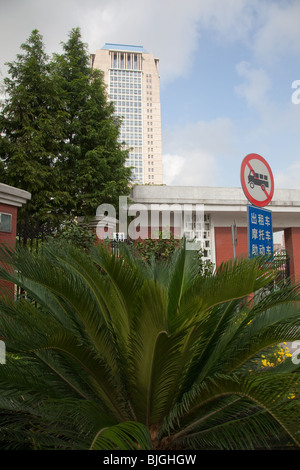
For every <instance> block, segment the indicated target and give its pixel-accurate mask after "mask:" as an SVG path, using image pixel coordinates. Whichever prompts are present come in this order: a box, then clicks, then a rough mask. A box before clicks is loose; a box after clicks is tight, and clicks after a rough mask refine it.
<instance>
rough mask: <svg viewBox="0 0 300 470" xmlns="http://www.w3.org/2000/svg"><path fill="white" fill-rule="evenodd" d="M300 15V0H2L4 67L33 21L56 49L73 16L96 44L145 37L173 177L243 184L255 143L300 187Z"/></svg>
mask: <svg viewBox="0 0 300 470" xmlns="http://www.w3.org/2000/svg"><path fill="white" fill-rule="evenodd" d="M299 20H300V1H299V0H273V1H271V0H186V1H185V2H182V1H181V0H180V1H179V0H150V1H147V2H146V1H145V0H86V1H85V2H82V1H81V0H64V1H63V2H62V1H58V0H52V2H48V1H46V0H1V3H0V47H1V54H0V70H1V72H2V75H5V73H6V68H5V66H4V65H3V64H4V62H6V61H11V60H14V58H15V56H16V54H17V53H18V52H19V46H20V44H21V43H22V42H24V41H25V40H26V38H27V37H28V36H29V34H30V32H31V30H32V29H34V28H37V29H39V31H40V33H41V34H42V35H43V37H44V43H45V46H46V49H47V51H48V53H49V54H51V53H52V52H59V51H60V45H59V44H60V42H61V41H66V40H67V34H68V32H69V31H70V30H71V28H73V27H76V26H79V27H80V28H81V31H82V36H83V40H84V41H85V42H86V43H87V44H88V46H89V50H90V52H95V50H96V49H100V48H101V47H102V46H103V45H104V43H105V42H113V43H124V44H137V45H143V46H144V47H145V48H146V49H147V50H148V51H149V52H152V53H153V54H154V55H155V56H156V57H159V58H160V65H159V70H160V77H161V112H162V144H163V164H164V182H165V183H166V184H172V185H193V186H223V187H228V186H235V187H238V186H240V176H239V174H240V166H241V162H242V160H243V158H244V157H245V156H246V155H247V154H248V153H258V154H260V155H262V156H263V157H264V158H266V160H267V161H268V162H269V164H270V166H271V168H272V170H273V174H274V178H275V188H276V187H278V188H279V187H281V188H300V104H294V103H293V102H292V99H291V98H292V93H293V92H295V90H294V89H292V83H293V82H294V81H296V80H300V60H299V56H300V28H299ZM299 84H300V82H299ZM296 91H297V90H296ZM297 96H299V98H300V87H299V94H298V95H297Z"/></svg>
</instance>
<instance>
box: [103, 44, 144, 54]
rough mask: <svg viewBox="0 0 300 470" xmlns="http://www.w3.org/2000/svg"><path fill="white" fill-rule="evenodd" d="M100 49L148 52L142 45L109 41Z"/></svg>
mask: <svg viewBox="0 0 300 470" xmlns="http://www.w3.org/2000/svg"><path fill="white" fill-rule="evenodd" d="M102 49H106V50H109V51H126V52H128V51H130V52H140V53H144V54H145V53H146V54H147V53H148V51H146V49H144V47H143V46H133V45H131V44H112V43H110V42H106V43H105V44H104V46H103V47H102Z"/></svg>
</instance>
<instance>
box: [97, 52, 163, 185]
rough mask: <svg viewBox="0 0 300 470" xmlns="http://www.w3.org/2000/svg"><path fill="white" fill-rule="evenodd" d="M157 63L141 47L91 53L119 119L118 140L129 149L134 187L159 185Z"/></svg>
mask: <svg viewBox="0 0 300 470" xmlns="http://www.w3.org/2000/svg"><path fill="white" fill-rule="evenodd" d="M158 62H159V60H158V59H156V58H154V56H153V55H152V54H150V53H148V52H147V51H146V50H145V49H144V48H143V47H142V46H131V45H122V44H110V43H106V44H105V45H104V46H103V47H102V49H99V50H97V51H96V53H95V54H91V65H92V67H93V68H96V69H100V70H102V71H103V73H104V81H105V83H106V85H107V87H108V95H109V99H110V100H111V101H113V103H114V106H115V112H116V114H117V115H118V116H120V117H121V118H122V126H121V135H120V141H121V142H125V143H126V147H127V148H128V149H129V158H128V160H127V161H126V166H128V167H131V168H132V179H133V183H135V184H162V183H163V175H162V145H161V109H160V91H159V74H158Z"/></svg>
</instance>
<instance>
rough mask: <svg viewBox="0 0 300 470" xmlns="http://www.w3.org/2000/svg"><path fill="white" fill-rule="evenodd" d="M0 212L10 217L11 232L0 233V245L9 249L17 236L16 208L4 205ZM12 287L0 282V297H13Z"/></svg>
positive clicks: (9, 284) (13, 245)
mask: <svg viewBox="0 0 300 470" xmlns="http://www.w3.org/2000/svg"><path fill="white" fill-rule="evenodd" d="M0 212H4V213H6V214H11V215H12V232H11V233H6V232H0V244H2V243H4V244H5V245H7V246H9V247H12V248H13V247H15V245H16V235H17V208H16V207H14V206H8V205H6V204H0ZM13 293H14V285H13V284H11V283H8V282H5V281H0V295H1V294H2V295H3V294H4V295H13Z"/></svg>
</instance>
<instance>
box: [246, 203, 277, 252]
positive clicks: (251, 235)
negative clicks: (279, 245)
mask: <svg viewBox="0 0 300 470" xmlns="http://www.w3.org/2000/svg"><path fill="white" fill-rule="evenodd" d="M248 249H249V257H250V258H253V257H254V256H258V255H271V254H272V253H273V227H272V212H271V211H269V210H267V209H262V208H260V207H256V206H251V205H248Z"/></svg>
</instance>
